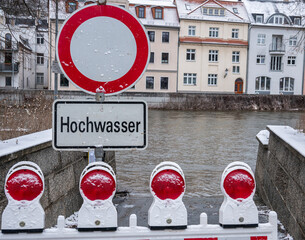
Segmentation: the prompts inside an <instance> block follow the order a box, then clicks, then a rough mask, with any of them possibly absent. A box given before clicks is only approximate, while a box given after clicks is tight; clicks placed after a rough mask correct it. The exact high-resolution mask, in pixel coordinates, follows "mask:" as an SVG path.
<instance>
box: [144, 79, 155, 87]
mask: <svg viewBox="0 0 305 240" xmlns="http://www.w3.org/2000/svg"><path fill="white" fill-rule="evenodd" d="M146 89H154V77H151V76H148V77H146Z"/></svg>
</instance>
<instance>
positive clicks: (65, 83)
mask: <svg viewBox="0 0 305 240" xmlns="http://www.w3.org/2000/svg"><path fill="white" fill-rule="evenodd" d="M60 86H61V87H69V80H68V79H67V78H66V77H65V75H63V74H60Z"/></svg>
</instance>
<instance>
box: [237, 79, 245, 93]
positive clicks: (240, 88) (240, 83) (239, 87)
mask: <svg viewBox="0 0 305 240" xmlns="http://www.w3.org/2000/svg"><path fill="white" fill-rule="evenodd" d="M243 86H244V82H243V80H242V79H240V78H237V79H236V80H235V94H243Z"/></svg>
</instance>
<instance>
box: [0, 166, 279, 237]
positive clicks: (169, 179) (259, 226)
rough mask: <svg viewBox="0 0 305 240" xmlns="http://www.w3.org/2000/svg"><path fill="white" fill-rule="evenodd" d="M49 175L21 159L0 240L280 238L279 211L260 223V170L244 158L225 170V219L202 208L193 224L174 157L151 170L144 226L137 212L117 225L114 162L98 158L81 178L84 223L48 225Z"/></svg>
mask: <svg viewBox="0 0 305 240" xmlns="http://www.w3.org/2000/svg"><path fill="white" fill-rule="evenodd" d="M43 180H44V179H43V174H42V172H41V170H40V168H39V167H38V166H37V165H36V164H33V163H31V162H20V163H18V164H16V165H15V166H13V167H12V168H11V169H10V170H9V172H8V174H7V177H6V181H5V194H6V196H7V198H8V202H9V203H8V205H7V207H6V208H5V210H4V212H3V215H2V233H1V234H0V239H23V240H24V239H65V240H68V239H86V240H91V239H118V240H128V239H137V240H148V239H151V240H154V239H159V240H166V239H175V240H277V214H276V213H275V212H273V211H271V212H270V213H269V222H267V223H259V222H258V212H257V208H256V206H255V204H254V202H253V195H254V193H255V179H254V175H253V172H252V170H251V169H250V167H249V166H248V165H247V164H245V163H242V162H234V163H231V164H229V165H228V167H227V168H226V169H225V170H224V172H223V174H222V179H221V189H222V192H223V193H224V202H223V204H222V205H221V208H220V210H219V224H208V217H207V215H206V214H205V213H201V215H200V223H199V224H198V225H187V210H186V208H185V205H184V203H183V201H182V197H183V194H184V192H185V187H186V184H185V178H184V174H183V171H182V169H181V168H180V167H179V165H177V164H176V163H174V162H163V163H161V164H159V165H158V166H157V167H156V168H155V169H154V170H153V172H152V174H151V178H150V190H151V193H152V195H153V197H154V201H153V203H152V205H151V207H150V209H149V212H148V225H149V227H143V226H138V225H137V216H136V215H135V214H132V215H131V216H130V219H129V226H126V227H118V226H117V211H116V209H115V207H114V205H113V203H112V198H113V196H114V194H115V190H116V177H115V174H114V172H113V170H112V169H111V167H110V166H109V165H108V164H106V163H103V162H93V163H90V164H89V165H88V166H87V167H86V168H85V169H84V170H83V172H82V174H81V177H80V193H81V196H82V197H83V199H84V203H83V205H82V207H81V209H80V211H79V216H78V228H77V229H71V228H65V218H64V216H59V217H58V221H57V227H56V228H51V229H43V228H44V211H43V209H42V207H41V205H40V203H39V199H40V197H41V196H42V194H43V189H44V183H43ZM24 232H26V233H24ZM33 232H35V233H33ZM37 232H39V233H37Z"/></svg>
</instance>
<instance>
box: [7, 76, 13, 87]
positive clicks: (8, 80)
mask: <svg viewBox="0 0 305 240" xmlns="http://www.w3.org/2000/svg"><path fill="white" fill-rule="evenodd" d="M5 86H6V87H11V86H12V77H5Z"/></svg>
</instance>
